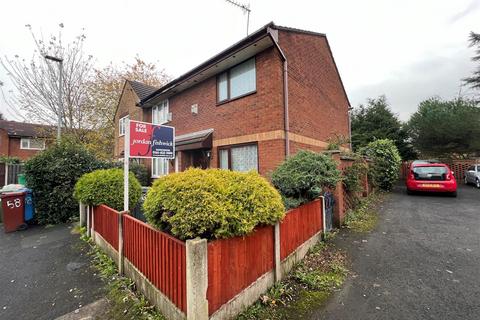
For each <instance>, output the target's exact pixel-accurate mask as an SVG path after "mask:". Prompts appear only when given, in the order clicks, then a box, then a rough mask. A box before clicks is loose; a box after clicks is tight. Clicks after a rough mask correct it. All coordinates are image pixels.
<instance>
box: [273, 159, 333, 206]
mask: <svg viewBox="0 0 480 320" xmlns="http://www.w3.org/2000/svg"><path fill="white" fill-rule="evenodd" d="M340 175H341V173H340V171H339V170H338V169H337V163H336V162H335V161H334V160H333V159H332V158H331V157H330V156H328V155H325V154H320V153H315V152H311V151H300V152H298V153H297V154H295V155H294V156H291V157H289V158H288V159H287V160H285V161H284V162H283V163H282V164H281V165H280V166H279V167H278V168H277V169H276V170H275V171H274V172H273V173H272V183H273V185H274V186H275V187H276V188H277V189H278V190H279V191H280V193H281V194H282V198H283V201H284V203H285V206H286V207H287V208H294V207H297V206H299V205H301V204H303V203H306V202H309V201H312V200H314V199H316V198H318V197H319V196H320V195H321V194H322V193H323V190H324V188H335V186H336V184H337V182H338V181H340V178H341V176H340Z"/></svg>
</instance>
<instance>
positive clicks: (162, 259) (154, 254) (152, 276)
mask: <svg viewBox="0 0 480 320" xmlns="http://www.w3.org/2000/svg"><path fill="white" fill-rule="evenodd" d="M123 247H124V255H125V257H126V258H127V259H128V260H129V261H130V262H131V263H132V264H133V265H135V267H136V268H137V269H138V270H139V271H140V272H142V273H143V274H144V275H145V276H146V277H147V278H148V279H149V280H150V282H152V283H153V284H154V285H155V286H156V287H157V288H158V289H159V290H160V291H161V292H163V294H164V295H166V296H167V297H168V298H169V299H170V301H172V302H173V303H174V304H175V305H176V306H177V307H178V308H179V309H180V310H182V311H183V312H185V313H186V312H187V303H186V301H187V288H186V287H187V285H186V266H185V263H186V248H185V243H184V242H182V241H180V240H177V239H175V238H173V237H171V236H170V235H168V234H166V233H163V232H161V231H158V230H155V229H153V228H152V227H150V226H149V225H147V224H146V223H143V222H142V221H140V220H137V219H135V218H134V217H132V216H129V215H123Z"/></svg>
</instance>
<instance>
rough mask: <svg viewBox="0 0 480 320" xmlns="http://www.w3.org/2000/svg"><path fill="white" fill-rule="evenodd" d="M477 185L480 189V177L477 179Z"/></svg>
mask: <svg viewBox="0 0 480 320" xmlns="http://www.w3.org/2000/svg"><path fill="white" fill-rule="evenodd" d="M475 186H476V187H477V188H479V189H480V180H479V179H477V181H475Z"/></svg>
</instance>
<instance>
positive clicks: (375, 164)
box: [361, 139, 402, 191]
mask: <svg viewBox="0 0 480 320" xmlns="http://www.w3.org/2000/svg"><path fill="white" fill-rule="evenodd" d="M361 153H363V154H364V155H365V156H367V157H368V158H370V159H371V160H372V163H371V164H370V165H369V170H368V175H369V179H370V181H371V182H372V184H373V185H374V186H376V187H379V188H381V189H383V190H387V191H388V190H391V189H392V188H393V185H394V184H395V182H396V181H397V180H398V176H399V168H400V163H401V161H402V159H401V157H400V153H399V152H398V149H397V147H396V146H395V143H394V142H393V141H392V140H389V139H381V140H376V141H373V142H370V143H369V144H368V145H367V146H366V147H365V148H363V149H362V150H361Z"/></svg>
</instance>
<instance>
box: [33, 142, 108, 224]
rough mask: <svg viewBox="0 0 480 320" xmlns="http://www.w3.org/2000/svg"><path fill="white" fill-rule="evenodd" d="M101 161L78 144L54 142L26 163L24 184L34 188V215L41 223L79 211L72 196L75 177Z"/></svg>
mask: <svg viewBox="0 0 480 320" xmlns="http://www.w3.org/2000/svg"><path fill="white" fill-rule="evenodd" d="M103 165H104V163H102V162H100V161H98V160H97V159H96V158H95V157H94V156H93V154H91V153H90V152H88V151H87V150H86V149H85V148H84V147H82V146H81V145H78V144H75V143H73V142H69V141H63V142H61V143H60V144H55V145H52V146H51V147H49V148H48V149H47V150H45V151H43V152H41V153H39V154H37V155H36V156H35V157H33V158H31V159H30V160H28V161H27V162H26V163H25V177H26V181H27V186H28V187H29V188H31V189H32V190H33V197H34V201H35V217H36V220H37V221H38V222H39V223H40V224H54V223H61V222H67V221H69V220H70V219H71V218H72V217H74V216H76V215H77V213H78V202H77V201H75V199H74V198H73V188H74V186H75V183H76V182H77V180H78V179H79V178H80V177H81V176H82V175H83V174H84V173H87V172H91V171H93V170H96V169H99V168H102V167H103Z"/></svg>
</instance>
